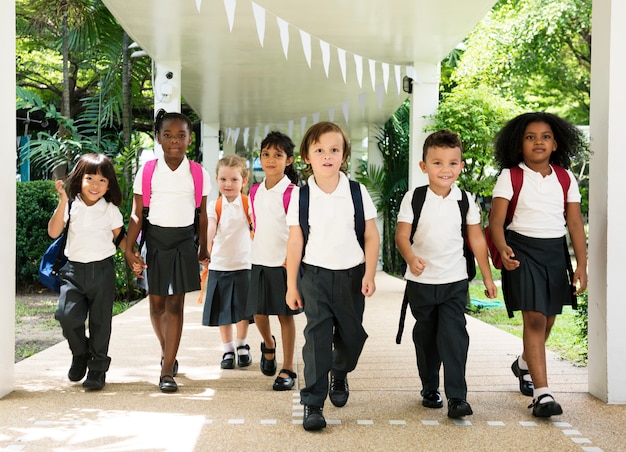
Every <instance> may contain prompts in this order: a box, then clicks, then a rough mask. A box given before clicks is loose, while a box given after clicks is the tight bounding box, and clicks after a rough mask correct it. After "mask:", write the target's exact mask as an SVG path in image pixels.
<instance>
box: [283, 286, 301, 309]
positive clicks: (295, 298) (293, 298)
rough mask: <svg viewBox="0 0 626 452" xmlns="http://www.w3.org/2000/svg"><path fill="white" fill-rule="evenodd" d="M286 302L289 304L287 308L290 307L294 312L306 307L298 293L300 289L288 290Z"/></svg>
mask: <svg viewBox="0 0 626 452" xmlns="http://www.w3.org/2000/svg"><path fill="white" fill-rule="evenodd" d="M285 302H286V303H287V306H289V309H291V310H292V311H297V310H298V309H301V308H303V307H304V303H303V302H302V299H301V298H300V292H298V289H290V288H287V294H286V295H285Z"/></svg>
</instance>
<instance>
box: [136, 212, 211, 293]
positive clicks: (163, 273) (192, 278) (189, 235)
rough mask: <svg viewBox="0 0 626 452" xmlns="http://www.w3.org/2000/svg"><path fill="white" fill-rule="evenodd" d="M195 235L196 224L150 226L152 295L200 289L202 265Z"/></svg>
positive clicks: (148, 254) (148, 260)
mask: <svg viewBox="0 0 626 452" xmlns="http://www.w3.org/2000/svg"><path fill="white" fill-rule="evenodd" d="M193 234H194V226H193V225H190V226H186V227H181V228H165V227H161V226H155V225H152V224H151V225H149V226H148V228H147V231H146V264H148V268H147V269H146V273H147V279H148V293H149V294H154V295H162V296H166V295H176V294H183V293H187V292H193V291H194V290H200V264H199V262H198V250H197V249H196V245H195V244H194V241H193Z"/></svg>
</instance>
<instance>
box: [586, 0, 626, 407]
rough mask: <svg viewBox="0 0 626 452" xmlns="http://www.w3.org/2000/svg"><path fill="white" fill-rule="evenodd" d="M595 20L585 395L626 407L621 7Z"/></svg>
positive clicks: (599, 4) (625, 38)
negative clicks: (624, 404)
mask: <svg viewBox="0 0 626 452" xmlns="http://www.w3.org/2000/svg"><path fill="white" fill-rule="evenodd" d="M592 17H593V56H592V58H593V59H592V66H591V128H590V134H591V151H592V155H591V164H590V175H589V182H590V189H589V214H590V217H589V373H588V375H589V392H590V393H591V394H593V395H594V396H596V397H598V398H600V399H602V400H604V401H606V402H608V403H626V360H625V359H624V356H626V328H624V319H626V303H624V283H623V279H624V275H623V271H624V263H623V260H622V258H623V257H624V255H626V241H625V240H624V224H626V211H625V210H624V196H623V178H624V175H623V171H624V168H625V167H626V153H624V144H623V141H624V136H623V135H624V132H623V129H624V123H625V122H626V104H625V103H624V99H626V85H624V80H625V79H626V60H625V59H624V46H625V45H626V27H624V22H625V21H626V3H625V2H624V1H623V0H594V1H593V13H592ZM609 220H610V221H609Z"/></svg>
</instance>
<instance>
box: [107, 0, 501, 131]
mask: <svg viewBox="0 0 626 452" xmlns="http://www.w3.org/2000/svg"><path fill="white" fill-rule="evenodd" d="M104 3H105V4H106V5H107V6H108V8H109V9H110V10H111V12H112V13H113V15H114V16H115V17H116V18H117V19H118V20H119V22H120V23H121V24H122V26H123V27H124V29H125V30H126V31H127V32H128V33H129V35H130V36H131V37H132V39H133V40H135V41H136V42H137V44H138V45H139V46H140V48H141V49H143V50H144V51H146V52H147V54H148V55H149V56H150V57H152V58H153V59H154V60H155V61H157V62H169V61H180V64H181V77H182V80H181V82H180V83H181V86H180V87H181V92H182V96H183V98H184V99H185V101H186V102H187V103H188V104H189V105H190V106H191V107H192V108H193V109H194V110H195V112H196V113H197V114H198V115H199V116H200V117H201V118H202V120H203V121H205V122H207V123H213V124H219V125H220V127H221V128H222V129H223V130H227V129H233V130H234V129H236V128H240V129H241V130H244V129H245V128H248V129H249V130H250V134H252V133H253V131H254V130H255V129H256V130H259V131H260V132H259V134H263V133H264V129H265V128H268V127H269V128H275V127H277V126H282V130H286V127H288V126H291V128H292V131H293V135H294V139H295V138H296V137H298V136H300V132H301V129H304V128H306V127H308V126H310V125H311V124H312V123H313V122H314V121H315V120H327V119H331V120H335V121H336V122H338V123H340V124H341V125H342V126H344V127H346V128H347V129H348V130H349V132H350V133H351V134H352V135H353V138H356V137H355V136H354V135H355V134H356V135H357V137H363V136H366V135H367V128H368V125H369V124H382V123H383V122H385V121H386V120H387V119H388V118H389V117H390V115H391V114H392V113H393V112H394V111H395V110H396V109H397V107H398V106H399V105H400V104H401V103H402V101H403V100H404V99H405V98H406V96H407V94H406V93H404V92H403V91H402V85H401V81H402V78H403V77H404V75H407V73H408V74H409V75H411V76H412V78H414V79H415V80H416V83H419V82H420V72H419V66H420V65H421V64H426V65H432V64H437V63H438V62H439V61H441V59H442V58H443V57H445V55H447V54H448V53H449V52H450V50H452V49H453V48H454V47H455V46H457V45H458V44H459V43H460V42H461V41H462V40H463V38H464V37H465V36H466V35H467V34H468V33H469V32H470V31H471V30H472V28H473V27H474V26H475V25H476V23H477V22H478V21H479V20H480V19H481V18H482V17H483V16H484V14H485V13H486V12H487V11H488V10H489V8H490V7H491V6H492V4H493V3H494V0H358V1H349V0H317V1H310V2H309V1H307V2H305V1H298V0H257V1H256V2H252V1H250V0H239V1H237V0H179V1H163V0H132V1H128V0H104ZM309 42H310V44H308V43H309ZM414 67H415V69H414ZM398 85H399V86H398Z"/></svg>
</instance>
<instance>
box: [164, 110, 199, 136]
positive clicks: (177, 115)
mask: <svg viewBox="0 0 626 452" xmlns="http://www.w3.org/2000/svg"><path fill="white" fill-rule="evenodd" d="M174 119H177V120H179V121H182V122H184V123H186V124H187V127H188V128H189V132H191V131H192V130H193V124H192V123H191V119H189V117H188V116H187V115H184V114H182V113H176V112H171V113H168V112H166V111H165V110H164V109H162V108H160V109H159V110H158V111H157V112H156V116H155V117H154V134H155V135H158V134H159V133H160V132H161V128H162V127H163V123H164V122H165V121H170V120H174Z"/></svg>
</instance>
